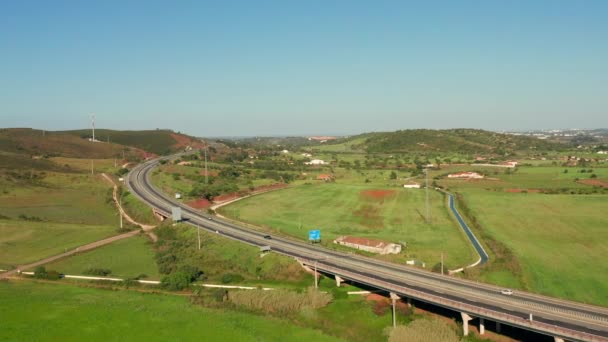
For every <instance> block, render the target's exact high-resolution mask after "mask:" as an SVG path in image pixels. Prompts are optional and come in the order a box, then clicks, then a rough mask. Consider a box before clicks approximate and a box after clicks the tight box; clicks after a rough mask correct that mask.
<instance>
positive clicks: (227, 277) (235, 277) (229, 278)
mask: <svg viewBox="0 0 608 342" xmlns="http://www.w3.org/2000/svg"><path fill="white" fill-rule="evenodd" d="M243 279H245V278H243V277H242V276H241V275H240V274H232V273H226V274H224V275H223V276H222V283H224V284H229V283H232V282H237V283H238V282H240V281H243Z"/></svg>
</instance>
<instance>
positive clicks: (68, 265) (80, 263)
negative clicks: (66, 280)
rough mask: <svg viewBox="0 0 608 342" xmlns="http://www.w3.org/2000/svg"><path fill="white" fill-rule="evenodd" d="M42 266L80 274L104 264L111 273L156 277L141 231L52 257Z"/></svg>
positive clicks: (147, 241) (145, 239) (149, 247)
mask: <svg viewBox="0 0 608 342" xmlns="http://www.w3.org/2000/svg"><path fill="white" fill-rule="evenodd" d="M46 268H47V269H50V270H56V271H58V272H59V273H64V274H77V275H83V274H84V273H83V272H84V271H85V270H87V269H91V268H104V269H109V270H111V271H112V273H111V274H110V276H111V277H118V278H134V277H137V276H139V275H141V274H145V275H147V276H148V279H159V274H158V269H157V267H156V261H155V260H154V251H153V250H152V246H151V243H150V240H149V239H148V238H147V237H146V236H141V235H138V236H134V237H131V238H128V239H124V240H120V241H116V242H114V243H112V244H109V245H106V246H103V247H100V248H97V249H94V250H92V251H88V252H85V253H81V254H77V255H74V256H71V257H68V258H66V259H62V260H59V261H56V262H54V263H51V264H48V265H46Z"/></svg>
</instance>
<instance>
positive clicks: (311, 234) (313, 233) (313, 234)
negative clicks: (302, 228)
mask: <svg viewBox="0 0 608 342" xmlns="http://www.w3.org/2000/svg"><path fill="white" fill-rule="evenodd" d="M308 240H311V241H319V240H321V231H320V230H318V229H317V230H310V231H308Z"/></svg>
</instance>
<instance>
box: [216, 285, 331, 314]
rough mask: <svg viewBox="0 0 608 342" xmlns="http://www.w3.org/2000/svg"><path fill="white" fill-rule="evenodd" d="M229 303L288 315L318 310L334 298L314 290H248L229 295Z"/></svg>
mask: <svg viewBox="0 0 608 342" xmlns="http://www.w3.org/2000/svg"><path fill="white" fill-rule="evenodd" d="M228 301H229V302H231V303H232V304H235V305H237V306H242V307H246V308H248V309H252V310H255V311H262V312H266V313H271V314H288V313H294V312H298V311H300V310H302V309H304V308H312V309H318V308H322V307H324V306H326V305H327V304H329V303H330V302H331V301H332V296H331V295H330V294H329V293H326V292H320V291H318V290H316V289H314V288H308V290H307V291H306V292H303V293H298V292H294V291H289V290H285V289H277V290H273V291H262V290H247V291H234V292H230V293H229V294H228Z"/></svg>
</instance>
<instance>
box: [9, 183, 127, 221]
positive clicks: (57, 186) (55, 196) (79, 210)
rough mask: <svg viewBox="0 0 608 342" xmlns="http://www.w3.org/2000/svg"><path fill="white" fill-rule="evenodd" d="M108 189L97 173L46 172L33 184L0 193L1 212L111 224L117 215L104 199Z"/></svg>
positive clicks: (11, 215)
mask: <svg viewBox="0 0 608 342" xmlns="http://www.w3.org/2000/svg"><path fill="white" fill-rule="evenodd" d="M109 189H110V186H109V184H108V183H107V182H105V181H104V180H103V179H102V178H101V176H98V175H95V176H91V175H82V174H65V173H47V174H46V176H45V177H44V178H43V179H42V180H41V181H40V182H39V183H37V184H35V185H29V186H21V187H17V188H13V189H11V191H9V192H8V193H5V194H0V214H2V215H4V216H8V217H11V218H17V217H19V216H20V215H22V214H23V215H27V216H33V217H37V218H40V219H42V220H45V221H51V222H63V223H79V224H93V225H104V224H105V225H114V224H118V222H119V218H118V214H117V213H116V208H115V207H114V206H113V205H112V203H109V202H108V201H107V199H108V190H109ZM110 196H111V194H110Z"/></svg>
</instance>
